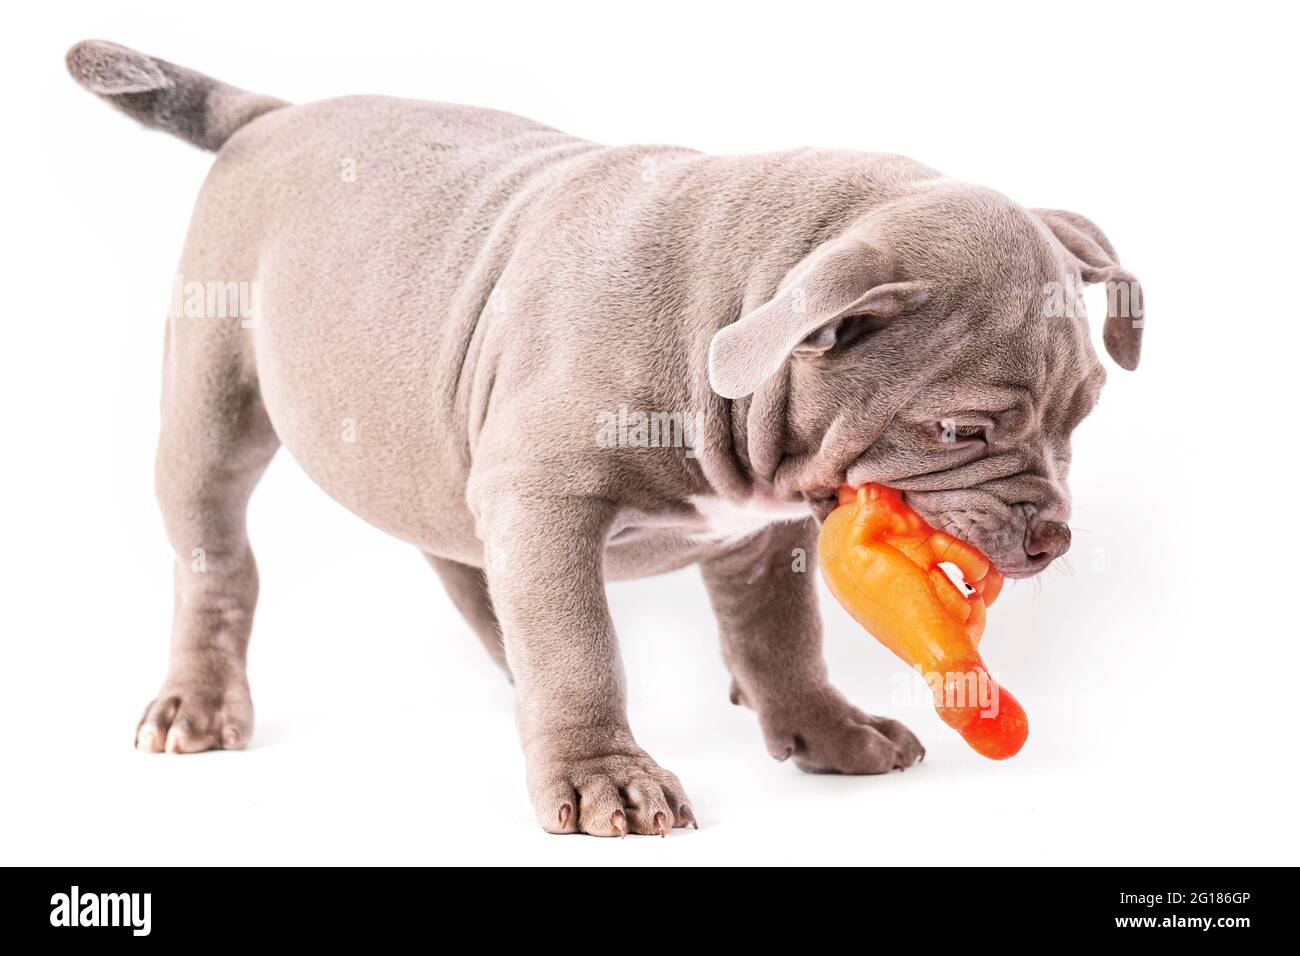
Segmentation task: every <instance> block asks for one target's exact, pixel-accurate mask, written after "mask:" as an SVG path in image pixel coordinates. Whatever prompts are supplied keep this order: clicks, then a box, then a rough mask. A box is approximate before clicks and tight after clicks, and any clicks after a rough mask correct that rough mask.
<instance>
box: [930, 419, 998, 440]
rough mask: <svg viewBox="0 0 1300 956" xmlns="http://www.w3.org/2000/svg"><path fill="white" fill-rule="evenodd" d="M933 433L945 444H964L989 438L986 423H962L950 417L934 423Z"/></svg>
mask: <svg viewBox="0 0 1300 956" xmlns="http://www.w3.org/2000/svg"><path fill="white" fill-rule="evenodd" d="M934 429H935V434H936V435H938V438H939V441H941V442H943V443H944V444H945V445H966V444H970V443H972V442H977V441H982V442H984V443H985V444H987V443H988V440H989V430H988V426H987V425H962V424H959V423H957V422H955V421H953V420H952V419H951V418H942V419H940V420H939V421H937V422H935V423H934Z"/></svg>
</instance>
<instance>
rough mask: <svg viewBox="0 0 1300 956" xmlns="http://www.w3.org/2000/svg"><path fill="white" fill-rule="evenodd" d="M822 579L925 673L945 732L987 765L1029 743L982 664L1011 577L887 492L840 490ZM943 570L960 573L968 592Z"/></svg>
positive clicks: (1007, 697)
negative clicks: (984, 643) (993, 614)
mask: <svg viewBox="0 0 1300 956" xmlns="http://www.w3.org/2000/svg"><path fill="white" fill-rule="evenodd" d="M817 555H818V561H819V563H820V564H821V569H822V576H823V577H824V578H825V580H826V584H827V585H828V586H829V587H830V589H831V593H832V594H834V595H835V597H836V599H837V600H838V601H839V602H840V604H842V605H844V609H845V610H847V611H848V612H849V614H851V615H853V617H854V619H855V620H856V621H857V622H858V623H859V624H861V625H862V626H863V627H865V628H866V629H867V630H868V631H870V632H871V634H872V635H873V636H874V637H875V638H876V640H878V641H880V643H882V644H884V645H885V646H886V647H887V648H889V649H890V650H891V651H893V652H894V653H895V654H897V655H898V656H899V657H901V658H902V659H903V660H904V661H906V662H907V663H908V664H910V665H912V666H914V667H919V668H920V669H921V671H922V674H923V676H924V677H925V680H926V683H927V684H928V685H929V686H930V689H931V691H932V692H933V694H934V703H935V709H936V710H937V711H938V712H939V716H940V717H942V718H943V720H944V723H946V724H948V726H950V727H952V728H953V729H955V730H956V731H957V732H958V733H959V734H961V735H962V736H963V737H965V738H966V742H967V743H968V744H970V745H971V746H972V747H973V748H975V750H977V751H978V752H979V753H981V754H983V755H984V756H985V757H991V758H992V759H994V760H1005V759H1006V758H1007V757H1010V756H1013V755H1014V754H1015V753H1016V752H1017V751H1019V750H1020V748H1021V747H1022V746H1023V745H1024V743H1025V738H1026V737H1028V736H1029V721H1028V719H1027V718H1026V717H1025V711H1024V708H1023V707H1021V706H1020V704H1019V702H1018V701H1017V700H1016V699H1015V698H1014V697H1012V696H1011V694H1010V693H1009V692H1008V691H1005V690H1003V689H1002V688H1001V687H999V686H998V684H997V682H996V681H994V680H993V678H992V677H990V676H989V673H988V671H987V670H986V669H985V667H984V661H983V660H982V659H981V658H980V655H979V650H978V648H979V642H980V637H981V636H982V635H983V633H984V622H985V609H986V608H987V607H988V606H989V605H991V604H992V603H993V602H994V600H996V598H997V596H998V592H999V591H1000V590H1002V575H1001V574H1000V573H999V572H998V570H997V569H996V568H994V567H993V566H992V564H990V562H989V560H988V558H986V557H984V555H982V554H980V553H979V552H978V551H976V550H975V549H974V548H972V547H971V546H970V545H968V544H966V543H965V542H963V541H960V540H958V539H957V538H954V537H953V536H952V535H950V534H947V533H946V532H943V531H936V530H934V529H933V528H931V527H930V526H929V525H928V524H926V523H925V520H924V519H923V518H922V517H921V516H920V515H918V514H917V513H916V512H915V511H913V510H912V509H911V508H909V507H908V506H907V505H906V504H904V502H903V496H902V494H901V493H899V492H897V491H895V490H893V489H892V488H885V487H883V486H881V485H864V486H863V487H861V488H858V489H853V488H847V487H846V488H841V489H840V506H839V507H838V508H836V509H835V510H834V511H832V512H831V513H830V515H829V516H828V517H827V518H826V521H825V523H824V524H823V525H822V530H821V536H820V538H819V539H818V542H817ZM941 564H953V565H955V566H957V567H958V568H960V569H961V573H962V576H963V577H964V578H965V581H966V583H967V584H968V585H969V586H970V587H971V588H973V589H974V590H972V591H971V592H970V593H969V594H966V593H963V591H962V589H961V588H959V587H958V586H957V585H956V584H954V583H953V582H952V580H951V579H950V578H949V577H948V575H947V574H946V573H945V572H944V570H943V568H941V567H940V565H941Z"/></svg>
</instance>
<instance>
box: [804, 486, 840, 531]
mask: <svg viewBox="0 0 1300 956" xmlns="http://www.w3.org/2000/svg"><path fill="white" fill-rule="evenodd" d="M804 498H805V499H806V500H807V502H808V507H809V508H811V509H812V513H813V517H814V518H816V519H817V526H818V527H821V525H822V524H823V523H824V522H825V521H826V519H827V518H828V517H829V516H830V513H831V512H832V511H834V510H835V509H836V508H838V507H839V505H840V496H839V492H838V491H825V490H820V491H810V492H806V493H805V494H804Z"/></svg>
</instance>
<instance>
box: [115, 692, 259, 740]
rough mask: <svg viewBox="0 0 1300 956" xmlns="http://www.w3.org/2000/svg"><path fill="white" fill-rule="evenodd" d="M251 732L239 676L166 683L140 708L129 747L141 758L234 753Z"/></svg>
mask: <svg viewBox="0 0 1300 956" xmlns="http://www.w3.org/2000/svg"><path fill="white" fill-rule="evenodd" d="M252 732H253V701H252V698H251V697H250V696H249V694H248V683H247V681H245V680H244V678H243V677H242V675H241V676H238V677H223V678H220V679H218V678H209V677H204V678H203V679H186V680H175V681H171V680H169V681H168V682H167V683H166V684H165V685H164V686H163V689H162V690H161V691H160V692H159V694H158V696H157V697H156V698H155V699H154V700H153V701H151V702H150V704H149V706H148V707H146V708H145V712H144V716H143V717H141V718H140V723H139V725H138V726H137V727H136V731H135V746H136V748H137V749H138V750H143V751H145V752H146V753H162V752H166V753H198V752H200V751H203V750H240V749H243V747H244V746H245V745H247V743H248V738H249V737H250V736H251V735H252Z"/></svg>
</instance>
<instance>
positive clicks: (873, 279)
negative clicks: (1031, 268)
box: [709, 239, 929, 398]
mask: <svg viewBox="0 0 1300 956" xmlns="http://www.w3.org/2000/svg"><path fill="white" fill-rule="evenodd" d="M889 272H890V270H889V268H888V265H887V263H886V261H885V257H884V256H883V255H882V254H881V252H880V251H879V250H878V249H876V248H875V247H874V246H872V245H870V244H869V243H866V242H863V241H862V240H860V239H841V240H837V241H835V242H832V243H830V244H828V245H826V246H824V247H823V248H822V249H820V250H818V251H817V252H816V253H814V254H813V256H812V257H811V258H810V259H808V260H807V262H805V263H804V265H803V266H802V267H801V268H800V269H799V271H798V273H797V274H796V275H795V276H794V277H793V278H792V279H791V280H790V282H789V283H788V284H787V285H786V286H785V287H784V288H782V289H781V291H779V292H778V293H777V294H776V295H775V296H774V297H773V298H772V299H770V300H769V301H768V302H766V303H764V304H763V305H761V306H759V307H758V308H757V309H755V310H754V311H753V312H750V313H749V314H748V315H745V316H742V317H741V318H740V319H738V320H737V321H736V322H733V323H732V324H731V325H729V326H727V327H726V328H724V329H722V330H721V331H719V332H718V333H717V334H715V335H714V336H713V341H712V342H710V343H709V384H710V385H711V386H712V387H713V390H714V391H715V392H717V393H718V394H719V395H721V396H722V397H723V398H741V397H743V396H745V395H749V394H751V393H752V392H754V391H755V390H756V389H757V388H758V387H759V386H760V385H762V384H763V383H764V382H765V381H767V380H768V378H770V377H771V376H772V375H773V374H774V373H775V372H776V370H777V369H779V368H780V367H781V364H782V363H783V362H785V360H786V359H787V358H788V357H789V356H790V354H791V353H796V354H799V355H805V356H807V355H819V354H821V353H823V352H826V351H827V350H829V349H830V348H833V347H834V346H835V345H836V343H837V342H838V341H840V340H841V338H842V333H843V331H844V327H843V326H844V322H843V320H845V319H846V318H848V317H850V316H851V317H853V318H854V319H855V320H856V319H859V318H861V319H862V320H863V321H864V322H868V323H870V324H871V325H872V326H873V327H879V326H880V325H882V324H885V323H888V322H889V321H892V320H893V319H895V318H897V317H898V316H900V315H903V314H904V313H905V312H909V311H911V310H913V309H915V308H917V307H919V306H920V305H921V304H922V303H923V302H924V301H925V300H926V299H927V298H928V297H929V296H928V295H927V293H926V292H925V291H924V290H923V289H922V288H921V287H920V286H919V285H917V284H916V283H914V282H889V281H887V280H888V277H889Z"/></svg>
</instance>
